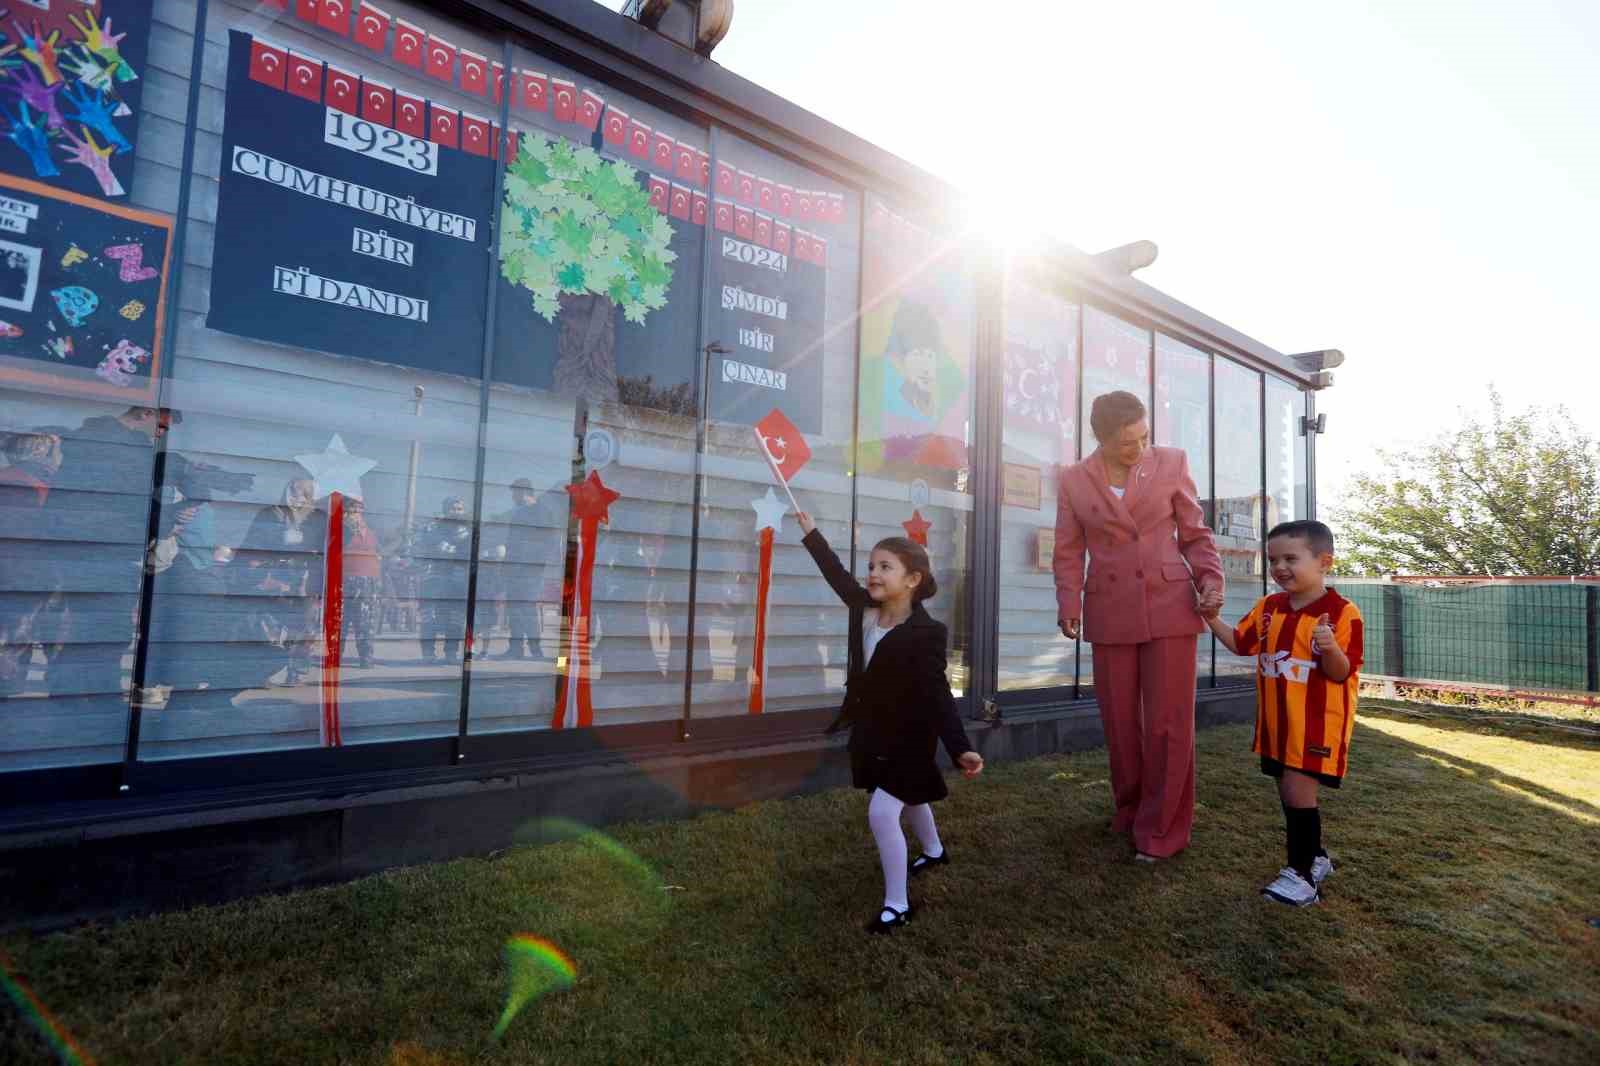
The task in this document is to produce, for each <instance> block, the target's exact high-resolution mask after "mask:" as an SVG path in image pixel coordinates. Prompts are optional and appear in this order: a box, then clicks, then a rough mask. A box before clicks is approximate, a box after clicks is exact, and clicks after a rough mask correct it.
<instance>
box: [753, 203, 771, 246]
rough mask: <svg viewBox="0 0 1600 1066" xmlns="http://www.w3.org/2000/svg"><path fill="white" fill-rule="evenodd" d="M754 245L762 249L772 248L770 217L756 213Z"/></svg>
mask: <svg viewBox="0 0 1600 1066" xmlns="http://www.w3.org/2000/svg"><path fill="white" fill-rule="evenodd" d="M756 243H757V244H759V245H761V247H763V248H771V247H772V216H771V215H764V214H762V213H761V212H760V211H757V212H756Z"/></svg>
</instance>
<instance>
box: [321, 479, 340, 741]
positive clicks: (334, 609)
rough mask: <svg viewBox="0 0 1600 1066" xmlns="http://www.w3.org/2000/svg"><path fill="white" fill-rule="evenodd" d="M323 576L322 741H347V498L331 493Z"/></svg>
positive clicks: (329, 496)
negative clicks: (343, 708) (343, 664)
mask: <svg viewBox="0 0 1600 1066" xmlns="http://www.w3.org/2000/svg"><path fill="white" fill-rule="evenodd" d="M323 560H324V563H323V571H322V572H323V579H322V743H323V746H324V747H329V748H337V747H339V746H340V745H341V744H343V743H344V738H343V736H342V735H341V733H340V730H339V659H340V655H341V653H342V651H343V649H342V648H341V647H340V643H341V641H342V639H343V634H344V497H343V496H341V495H340V494H339V493H337V492H333V493H329V494H328V543H327V546H326V550H325V551H324V552H323Z"/></svg>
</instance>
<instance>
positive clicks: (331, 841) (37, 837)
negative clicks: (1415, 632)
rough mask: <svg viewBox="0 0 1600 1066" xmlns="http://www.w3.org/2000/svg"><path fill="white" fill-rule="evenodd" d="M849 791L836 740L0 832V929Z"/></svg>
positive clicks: (1038, 721) (1209, 722) (1222, 705)
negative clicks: (575, 831)
mask: <svg viewBox="0 0 1600 1066" xmlns="http://www.w3.org/2000/svg"><path fill="white" fill-rule="evenodd" d="M1254 713H1255V692H1254V690H1253V689H1239V688H1233V689H1221V690H1215V691H1203V692H1202V693H1201V694H1200V698H1199V701H1198V704H1197V710H1196V716H1197V725H1198V726H1199V727H1200V728H1206V727H1208V726H1213V725H1219V724H1222V723H1226V722H1239V721H1248V720H1250V718H1251V717H1252V716H1253V715H1254ZM968 732H969V734H970V735H971V737H972V742H973V743H974V744H975V745H976V746H977V747H978V750H979V751H980V752H981V753H982V754H983V757H984V759H985V760H986V761H988V762H989V763H991V764H994V763H1003V762H1011V761H1017V760H1022V759H1031V758H1035V757H1037V756H1040V755H1049V754H1055V753H1060V752H1070V751H1081V750H1085V749H1088V748H1094V747H1098V746H1100V745H1102V744H1103V742H1104V741H1103V737H1102V736H1101V731H1100V720H1099V716H1098V713H1097V712H1096V709H1095V706H1094V704H1093V702H1092V701H1076V702H1072V703H1062V704H1053V705H1039V706H1035V707H1030V708H1028V709H1027V710H1026V711H1015V710H1007V711H1005V712H1004V714H1003V715H1002V716H1001V717H1000V718H999V719H998V720H996V721H993V722H985V721H974V722H969V723H968ZM849 784H850V764H849V758H848V754H847V752H846V751H845V739H844V738H843V737H842V736H840V737H821V736H813V737H805V738H801V739H790V740H787V741H784V742H782V743H772V744H765V745H754V744H750V745H745V746H742V747H738V748H734V749H729V750H718V751H711V752H705V753H699V754H694V753H684V754H666V755H662V754H651V755H649V756H646V757H640V758H637V759H630V758H628V757H627V753H626V752H619V753H617V755H616V757H615V758H614V759H613V760H611V761H607V762H605V763H601V764H595V765H588V766H581V767H566V768H557V769H544V770H540V769H535V770H529V771H527V772H521V771H517V772H506V773H503V774H500V775H493V774H491V775H488V776H484V777H482V778H475V779H471V780H456V781H450V782H447V783H439V784H432V785H426V786H419V787H413V788H391V789H385V790H383V791H375V792H366V793H359V794H358V793H345V794H341V795H328V796H321V797H317V798H296V799H292V800H285V801H281V802H271V801H268V802H258V803H252V804H250V805H247V806H239V805H222V804H219V805H216V806H214V807H211V808H205V807H203V806H201V807H191V808H190V809H186V810H181V811H173V812H169V813H163V814H159V815H153V816H144V817H138V818H128V819H121V820H101V821H96V822H93V823H92V824H84V825H75V826H67V827H62V828H50V829H35V830H31V831H27V832H15V833H10V834H0V930H12V929H18V928H28V929H34V930H46V929H53V928H61V927H64V926H69V925H73V924H77V923H80V922H84V921H91V920H108V919H117V918H125V917H131V916H135V915H139V914H149V913H154V912H159V911H163V910H171V909H175V908H181V907H189V906H194V905H198V904H206V903H220V902H225V901H227V900H231V899H238V898H241V897H246V896H253V895H259V894H261V893H266V892H276V891H284V890H288V889H294V888H304V887H308V886H312V885H318V884H329V883H333V882H338V881H345V880H350V879H353V878H357V877H362V876H366V875H369V874H373V873H378V872H380V871H382V870H386V869H390V868H393V867H397V866H411V865H416V864H420V863H428V862H438V861H440V860H444V859H454V858H462V857H465V856H472V855H487V854H489V853H491V852H494V851H498V850H500V849H502V848H506V847H511V846H514V845H517V844H536V843H541V842H544V841H547V840H551V839H558V838H560V837H562V836H565V835H570V833H571V831H572V830H571V827H572V825H573V824H574V823H576V824H578V825H582V826H604V825H609V824H614V823H617V822H628V821H652V820H663V819H674V818H684V817H688V816H690V815H692V814H695V813H698V812H700V811H704V810H714V809H729V808H733V807H738V806H741V805H743V804H747V803H752V802H755V801H757V800H768V799H782V798H785V797H790V796H798V795H803V794H806V793H811V792H819V791H822V790H825V789H830V788H841V787H847V786H848V785H849Z"/></svg>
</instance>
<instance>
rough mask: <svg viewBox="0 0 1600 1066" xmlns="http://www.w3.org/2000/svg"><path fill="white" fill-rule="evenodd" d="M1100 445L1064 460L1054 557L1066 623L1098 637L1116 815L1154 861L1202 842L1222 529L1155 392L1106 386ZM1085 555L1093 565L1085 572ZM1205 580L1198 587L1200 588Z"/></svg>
mask: <svg viewBox="0 0 1600 1066" xmlns="http://www.w3.org/2000/svg"><path fill="white" fill-rule="evenodd" d="M1089 424H1090V426H1091V427H1092V428H1093V430H1094V435H1095V439H1096V440H1098V441H1099V443H1100V447H1099V448H1098V449H1097V450H1096V451H1095V452H1094V454H1093V455H1091V456H1089V458H1087V459H1085V460H1084V461H1083V462H1081V463H1078V464H1077V465H1075V466H1072V467H1069V468H1068V469H1067V470H1065V471H1063V472H1062V475H1061V484H1060V491H1059V493H1058V494H1057V500H1058V502H1057V505H1056V548H1055V557H1054V569H1055V578H1056V603H1057V605H1058V607H1059V609H1060V613H1059V624H1060V626H1061V632H1062V635H1064V636H1066V637H1068V638H1071V639H1077V638H1078V637H1079V636H1080V635H1081V636H1082V637H1083V639H1084V640H1087V641H1089V642H1090V643H1091V644H1092V645H1093V646H1094V690H1095V698H1096V699H1097V701H1098V702H1099V704H1100V721H1101V724H1102V725H1103V726H1104V728H1105V734H1106V749H1107V752H1108V753H1109V755H1110V759H1111V790H1112V793H1113V796H1114V798H1115V800H1116V815H1115V817H1114V818H1113V819H1112V822H1111V828H1112V830H1113V831H1115V832H1119V833H1127V832H1131V833H1132V834H1133V843H1134V847H1135V848H1137V849H1138V854H1137V857H1138V858H1140V859H1142V860H1145V861H1147V862H1153V861H1155V860H1158V859H1164V858H1167V857H1169V856H1172V855H1176V854H1177V853H1178V852H1180V851H1182V850H1183V849H1184V848H1186V847H1188V845H1189V828H1190V825H1191V824H1192V823H1193V821H1194V695H1195V650H1196V638H1197V636H1198V635H1199V634H1200V633H1201V632H1203V631H1204V629H1205V623H1204V622H1203V621H1201V618H1200V614H1199V612H1198V610H1197V605H1198V602H1199V600H1200V599H1203V600H1204V601H1205V602H1208V603H1209V602H1219V603H1220V601H1221V598H1222V586H1223V578H1222V560H1221V558H1219V557H1218V555H1217V549H1216V546H1215V545H1214V544H1213V543H1212V542H1211V531H1210V530H1209V529H1208V528H1207V527H1206V524H1205V517H1204V514H1203V513H1202V512H1201V510H1200V501H1199V500H1198V499H1197V498H1196V497H1197V494H1196V492H1195V487H1194V479H1193V478H1192V477H1190V475H1189V460H1188V457H1187V456H1186V455H1185V454H1184V453H1183V451H1182V450H1181V449H1179V448H1152V447H1150V422H1149V419H1148V418H1147V416H1146V414H1145V409H1144V404H1143V403H1141V402H1140V401H1139V398H1138V397H1137V396H1135V395H1133V394H1132V393H1130V392H1111V393H1107V394H1105V395H1104V396H1099V397H1096V398H1095V401H1094V405H1093V407H1092V409H1091V412H1090V416H1089ZM1085 556H1087V561H1088V573H1087V575H1085V572H1084V562H1085ZM1197 593H1198V597H1199V598H1198V599H1197Z"/></svg>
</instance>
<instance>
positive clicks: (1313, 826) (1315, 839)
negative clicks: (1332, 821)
mask: <svg viewBox="0 0 1600 1066" xmlns="http://www.w3.org/2000/svg"><path fill="white" fill-rule="evenodd" d="M1308 822H1309V825H1310V832H1311V845H1310V846H1311V857H1312V858H1313V859H1315V858H1316V857H1317V856H1319V855H1320V856H1322V857H1323V858H1327V855H1328V853H1327V852H1326V851H1323V850H1322V808H1321V807H1313V808H1311V817H1310V818H1309V819H1308Z"/></svg>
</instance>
